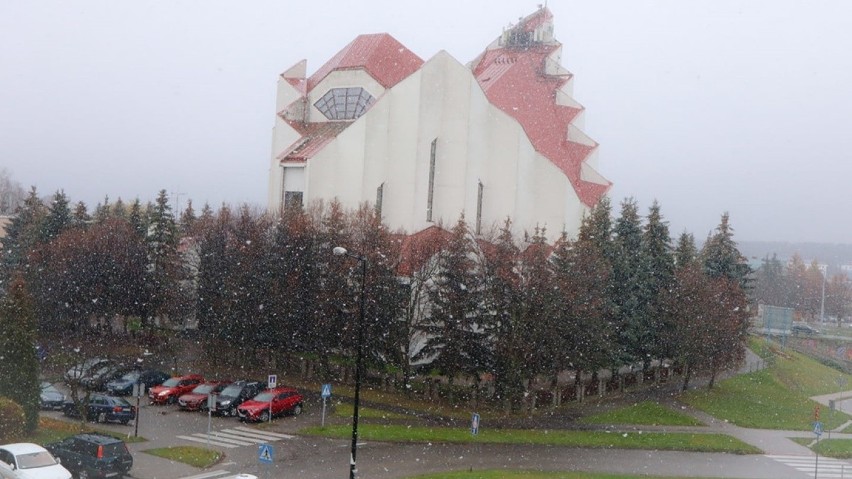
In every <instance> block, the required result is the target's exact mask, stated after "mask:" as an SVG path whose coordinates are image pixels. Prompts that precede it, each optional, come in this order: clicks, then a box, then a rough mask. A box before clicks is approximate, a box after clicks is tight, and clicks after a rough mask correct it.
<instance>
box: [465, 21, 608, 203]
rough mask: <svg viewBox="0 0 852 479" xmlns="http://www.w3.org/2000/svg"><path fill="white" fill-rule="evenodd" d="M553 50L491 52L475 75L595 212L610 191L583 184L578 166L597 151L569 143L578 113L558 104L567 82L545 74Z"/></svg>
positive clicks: (565, 77)
mask: <svg viewBox="0 0 852 479" xmlns="http://www.w3.org/2000/svg"><path fill="white" fill-rule="evenodd" d="M545 11H546V10H545ZM548 13H549V12H548ZM557 48H559V44H558V43H553V44H538V45H535V46H531V47H528V48H498V49H493V50H489V51H487V52H485V54H484V55H482V57H481V58H480V60H479V63H478V64H477V65H476V66H475V67H474V69H473V74H474V76H476V79H477V81H478V82H479V85H480V86H481V87H482V90H483V91H484V92H485V95H486V97H488V100H489V101H490V102H491V103H492V104H494V105H495V106H496V107H498V108H500V109H501V110H503V111H504V112H505V113H507V114H508V115H510V116H512V117H513V118H515V119H516V120H517V121H518V122H519V123H520V124H521V126H523V128H524V131H525V132H526V134H527V136H528V137H529V139H530V141H531V142H532V144H533V147H534V148H535V149H536V151H538V152H539V153H541V154H542V155H544V156H545V157H547V158H548V159H550V161H551V162H553V164H555V165H556V166H557V167H559V169H561V170H562V171H563V172H564V173H565V175H566V176H567V177H568V179H569V180H570V181H571V184H572V185H573V186H574V190H575V191H576V192H577V196H578V197H579V198H580V201H582V202H583V203H584V204H585V205H587V206H594V205H595V204H597V202H598V200H600V198H601V196H602V195H604V194H605V193H606V191H607V190H608V189H609V187H610V185H609V184H605V185H601V184H598V183H592V182H587V181H584V180H582V178H581V168H582V163H583V161H585V160H586V158H587V157H588V155H589V153H591V151H592V150H594V149H595V147H596V145H594V146H589V145H585V144H582V143H577V142H573V141H570V140H569V139H568V129H569V126H570V125H571V122H572V121H573V120H574V119H575V118H576V117H577V115H578V114H579V113H580V112H581V111H582V109H581V108H575V107H571V106H565V105H559V104H557V103H556V95H557V92H558V91H559V89H560V88H561V87H562V86H563V85H564V84H565V83H566V82H567V81H568V80H569V79H570V78H571V76H570V75H547V74H545V73H544V67H545V62H546V61H547V58H548V56H549V55H550V54H551V53H553V51H554V50H556V49H557Z"/></svg>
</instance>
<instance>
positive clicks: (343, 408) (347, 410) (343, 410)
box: [333, 404, 415, 419]
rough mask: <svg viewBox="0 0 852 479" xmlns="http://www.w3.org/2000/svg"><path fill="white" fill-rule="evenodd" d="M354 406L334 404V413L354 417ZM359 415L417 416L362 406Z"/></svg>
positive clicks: (396, 417)
mask: <svg viewBox="0 0 852 479" xmlns="http://www.w3.org/2000/svg"><path fill="white" fill-rule="evenodd" d="M353 409H354V408H353V407H352V405H351V404H337V405H335V406H334V412H333V414H334V415H335V416H337V417H352V410H353ZM358 417H359V418H360V419H414V418H415V416H413V415H411V414H399V413H395V412H390V411H383V410H381V409H374V408H370V407H364V406H361V407H359V408H358Z"/></svg>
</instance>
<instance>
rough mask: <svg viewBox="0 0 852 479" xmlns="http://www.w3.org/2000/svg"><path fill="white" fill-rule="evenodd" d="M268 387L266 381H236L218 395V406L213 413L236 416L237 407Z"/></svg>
mask: <svg viewBox="0 0 852 479" xmlns="http://www.w3.org/2000/svg"><path fill="white" fill-rule="evenodd" d="M264 389H266V382H265V381H236V382H233V383H231V384H229V385H228V387H226V388H225V389H223V390H222V392H220V393H219V395H218V396H216V408H215V409H213V414H220V415H222V416H236V415H237V407H238V406H239V405H240V404H242V403H243V402H245V401H247V400H249V399H252V398H253V397H255V396H257V395H258V394H259V393H260V392H262V391H263V390H264Z"/></svg>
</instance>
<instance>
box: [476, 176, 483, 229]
mask: <svg viewBox="0 0 852 479" xmlns="http://www.w3.org/2000/svg"><path fill="white" fill-rule="evenodd" d="M482 190H483V186H482V180H480V181H479V188H478V189H477V191H476V234H477V236H478V235H481V234H482Z"/></svg>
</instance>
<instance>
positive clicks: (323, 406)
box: [321, 398, 325, 427]
mask: <svg viewBox="0 0 852 479" xmlns="http://www.w3.org/2000/svg"><path fill="white" fill-rule="evenodd" d="M321 426H322V427H325V398H322V424H321Z"/></svg>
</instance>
